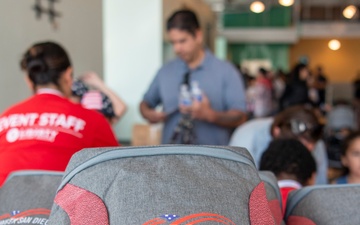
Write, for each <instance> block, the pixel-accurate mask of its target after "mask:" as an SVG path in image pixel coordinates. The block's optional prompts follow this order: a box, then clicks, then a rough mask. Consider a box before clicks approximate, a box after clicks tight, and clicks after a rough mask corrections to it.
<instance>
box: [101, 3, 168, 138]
mask: <svg viewBox="0 0 360 225" xmlns="http://www.w3.org/2000/svg"><path fill="white" fill-rule="evenodd" d="M162 23H163V21H162V0H151V1H148V0H146V1H144V0H130V1H129V0H103V35H104V36H103V40H104V45H103V49H104V52H103V54H104V62H103V65H104V79H105V82H106V84H107V85H108V86H109V87H110V88H111V89H113V90H115V91H116V93H117V94H118V95H119V96H120V97H121V98H122V99H124V101H125V102H126V104H127V106H128V111H127V113H126V115H125V117H123V118H122V119H121V121H120V123H119V124H117V125H116V128H115V130H116V133H117V137H118V138H119V139H120V140H130V138H131V132H132V126H133V124H134V123H139V122H143V121H144V120H143V119H142V117H141V115H140V112H139V104H140V102H141V100H142V97H143V94H144V93H145V91H146V90H147V88H148V86H149V85H150V82H151V81H152V79H153V77H154V76H155V73H156V72H157V70H158V69H159V68H160V66H161V64H162V42H163V40H162Z"/></svg>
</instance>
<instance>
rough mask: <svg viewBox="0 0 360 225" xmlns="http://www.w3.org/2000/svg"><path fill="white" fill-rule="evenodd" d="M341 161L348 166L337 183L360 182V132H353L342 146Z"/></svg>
mask: <svg viewBox="0 0 360 225" xmlns="http://www.w3.org/2000/svg"><path fill="white" fill-rule="evenodd" d="M341 163H342V164H343V166H344V167H345V168H346V172H345V174H344V175H343V176H341V177H339V178H338V179H336V180H335V182H333V183H336V184H360V132H354V133H351V134H350V135H349V136H348V137H347V138H346V139H345V141H344V144H343V146H342V148H341Z"/></svg>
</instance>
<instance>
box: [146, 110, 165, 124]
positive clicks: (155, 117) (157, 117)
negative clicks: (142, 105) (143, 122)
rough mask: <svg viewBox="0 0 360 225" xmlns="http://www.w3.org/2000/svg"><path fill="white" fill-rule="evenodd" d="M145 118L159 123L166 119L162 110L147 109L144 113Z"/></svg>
mask: <svg viewBox="0 0 360 225" xmlns="http://www.w3.org/2000/svg"><path fill="white" fill-rule="evenodd" d="M145 118H146V119H147V120H148V121H149V122H150V123H161V122H163V121H164V120H165V119H166V114H165V113H164V112H158V111H155V110H149V111H148V112H147V113H146V115H145Z"/></svg>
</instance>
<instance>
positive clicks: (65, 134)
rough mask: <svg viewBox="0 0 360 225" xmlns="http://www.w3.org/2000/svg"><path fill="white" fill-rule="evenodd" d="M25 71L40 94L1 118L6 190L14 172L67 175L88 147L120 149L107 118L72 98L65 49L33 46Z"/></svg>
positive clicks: (0, 167) (0, 177) (1, 175)
mask: <svg viewBox="0 0 360 225" xmlns="http://www.w3.org/2000/svg"><path fill="white" fill-rule="evenodd" d="M21 69H22V70H23V71H24V73H25V75H26V76H25V79H26V82H27V84H28V86H29V87H30V89H31V90H32V91H33V92H34V95H33V96H32V97H30V98H28V99H26V100H24V101H22V102H20V103H18V104H16V105H14V106H12V107H10V108H8V109H7V110H5V112H3V113H2V114H1V115H0V186H1V185H2V183H3V182H4V181H5V179H6V177H7V176H8V174H9V173H11V172H12V171H16V170H54V171H64V170H65V168H66V166H67V163H68V161H69V160H70V157H71V156H72V155H73V154H74V153H75V152H77V151H79V150H81V149H83V148H89V147H104V146H118V145H119V144H118V142H117V140H116V138H115V135H114V133H113V131H112V129H111V127H110V125H109V123H108V122H107V121H106V119H105V118H104V116H102V115H101V114H100V113H98V112H95V111H91V110H88V109H85V108H83V107H81V105H79V104H74V103H72V102H71V101H70V100H69V99H68V98H69V97H70V96H71V93H72V92H71V86H72V81H73V79H72V72H73V69H72V65H71V63H70V59H69V57H68V55H67V53H66V51H65V50H64V49H63V48H62V47H61V46H60V45H58V44H56V43H53V42H43V43H37V44H35V45H33V46H32V47H30V48H29V49H28V50H27V51H26V52H25V54H24V55H23V58H22V60H21Z"/></svg>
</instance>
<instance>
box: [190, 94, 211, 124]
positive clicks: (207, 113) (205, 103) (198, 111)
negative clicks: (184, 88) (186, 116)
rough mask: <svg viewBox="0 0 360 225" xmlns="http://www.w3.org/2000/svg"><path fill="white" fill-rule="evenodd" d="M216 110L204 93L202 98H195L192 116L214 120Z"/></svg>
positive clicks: (209, 120)
mask: <svg viewBox="0 0 360 225" xmlns="http://www.w3.org/2000/svg"><path fill="white" fill-rule="evenodd" d="M213 114H214V111H213V109H212V108H211V105H210V101H209V99H208V97H207V96H206V95H204V94H203V96H202V100H201V101H198V100H194V101H193V104H192V107H191V117H192V118H193V119H197V120H203V121H207V122H210V123H211V122H213V116H214V115H213Z"/></svg>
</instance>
